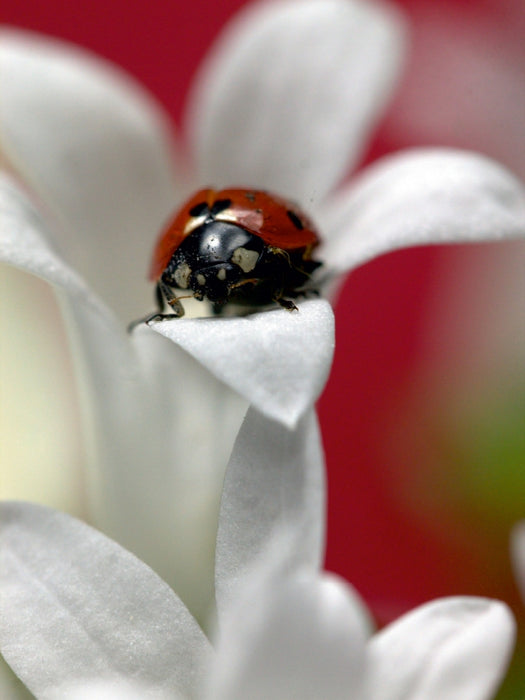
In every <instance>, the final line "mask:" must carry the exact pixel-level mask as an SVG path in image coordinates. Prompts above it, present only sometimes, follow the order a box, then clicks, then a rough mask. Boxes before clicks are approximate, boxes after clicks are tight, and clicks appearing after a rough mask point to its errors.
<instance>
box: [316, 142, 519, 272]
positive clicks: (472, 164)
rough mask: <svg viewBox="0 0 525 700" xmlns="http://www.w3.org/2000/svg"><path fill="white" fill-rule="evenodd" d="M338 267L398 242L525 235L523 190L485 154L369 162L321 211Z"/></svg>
mask: <svg viewBox="0 0 525 700" xmlns="http://www.w3.org/2000/svg"><path fill="white" fill-rule="evenodd" d="M318 218H319V221H320V224H321V230H322V231H323V232H324V233H325V237H326V243H325V245H324V247H323V250H322V251H321V255H323V257H324V259H325V261H326V262H327V265H328V266H329V267H330V269H331V270H332V271H333V272H344V271H346V270H350V269H352V268H354V267H356V266H358V265H360V264H362V263H364V262H366V261H367V260H370V259H371V258H373V257H375V256H378V255H380V254H382V253H386V252H388V251H390V250H395V249H396V248H403V247H408V246H414V245H425V244H428V243H451V242H452V243H467V242H476V241H494V240H503V239H507V238H518V237H525V188H524V186H523V184H522V183H521V182H520V181H519V180H517V179H516V178H515V177H514V176H513V175H512V174H511V173H510V172H509V171H507V170H506V169H505V168H503V167H502V166H500V165H499V164H497V163H495V162H494V161H492V160H490V159H488V158H485V157H484V156H482V155H477V154H474V153H468V152H466V151H455V150H449V149H417V150H413V151H406V152H403V153H400V154H396V155H393V156H388V157H386V158H384V159H382V160H381V161H379V162H378V163H377V164H375V165H373V166H371V167H370V168H368V169H367V170H365V171H364V172H363V174H362V175H360V176H359V177H358V178H356V180H355V181H354V182H353V183H351V184H350V185H349V186H348V187H347V188H346V189H345V190H344V191H342V192H341V193H339V194H336V195H334V196H333V198H332V199H331V200H328V201H327V202H326V203H324V205H323V209H322V211H320V212H319V217H318Z"/></svg>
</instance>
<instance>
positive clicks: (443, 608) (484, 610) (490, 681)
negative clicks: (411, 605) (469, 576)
mask: <svg viewBox="0 0 525 700" xmlns="http://www.w3.org/2000/svg"><path fill="white" fill-rule="evenodd" d="M514 638H515V622H514V619H513V617H512V614H511V612H510V610H509V609H508V607H507V606H506V605H505V604H504V603H500V602H497V601H492V600H486V599H483V598H461V597H459V598H448V599H446V598H444V599H442V600H436V601H432V602H431V603H427V604H426V605H423V606H421V607H419V608H416V610H414V611H412V612H411V613H408V614H407V615H404V616H403V617H402V618H400V619H399V620H397V621H396V622H395V623H393V624H391V625H389V626H388V627H387V628H385V629H384V630H383V631H382V632H380V633H378V634H376V635H375V636H374V637H373V638H372V640H371V641H370V642H369V650H368V670H369V682H368V686H367V691H366V694H365V697H367V698H369V699H370V700H407V699H408V698H410V700H443V699H444V698H461V699H462V700H463V699H464V700H484V699H485V698H491V697H493V693H494V692H495V690H496V688H497V687H498V685H499V683H500V682H501V680H502V678H503V675H504V673H505V671H506V669H507V665H508V662H509V659H510V655H511V653H512V649H513V646H514Z"/></svg>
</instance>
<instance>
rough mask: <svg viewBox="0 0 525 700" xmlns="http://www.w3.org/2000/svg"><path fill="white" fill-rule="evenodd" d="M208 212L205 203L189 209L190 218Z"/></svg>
mask: <svg viewBox="0 0 525 700" xmlns="http://www.w3.org/2000/svg"><path fill="white" fill-rule="evenodd" d="M207 211H208V204H207V202H199V203H198V204H195V205H194V206H193V207H192V208H191V209H190V216H202V214H205V213H206V212H207Z"/></svg>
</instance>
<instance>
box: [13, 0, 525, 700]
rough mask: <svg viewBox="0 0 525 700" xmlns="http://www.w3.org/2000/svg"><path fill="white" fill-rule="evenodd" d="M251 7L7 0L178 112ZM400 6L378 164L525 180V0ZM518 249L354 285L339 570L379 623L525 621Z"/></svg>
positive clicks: (335, 516) (332, 541)
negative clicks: (477, 618) (437, 159)
mask: <svg viewBox="0 0 525 700" xmlns="http://www.w3.org/2000/svg"><path fill="white" fill-rule="evenodd" d="M243 4H245V2H244V1H243V0H222V2H221V3H217V2H213V1H212V0H192V2H191V3H181V2H174V1H173V0H172V1H170V0H157V1H156V2H151V0H150V1H149V2H146V1H145V0H89V2H88V1H87V0H77V1H76V2H74V3H72V2H68V1H66V0H2V3H1V6H0V20H2V21H3V22H7V23H11V24H15V25H19V26H23V27H25V28H29V29H34V30H38V31H41V32H45V33H48V34H51V35H55V36H59V37H62V38H65V39H68V40H70V41H73V42H75V43H78V44H80V45H82V46H85V47H88V48H90V49H92V50H93V51H95V52H97V53H98V54H101V55H102V56H105V57H106V58H109V59H110V60H112V61H114V62H115V63H117V64H119V65H121V66H122V67H124V68H125V69H126V70H127V71H129V72H130V73H132V74H133V75H134V76H135V77H136V78H138V79H139V80H140V81H141V82H142V83H144V84H145V85H146V86H147V87H148V88H149V90H150V91H151V92H152V93H153V94H154V95H156V97H157V98H158V99H159V100H160V102H161V103H162V104H163V105H164V106H165V108H166V109H167V110H168V112H169V113H170V114H171V115H172V117H173V118H174V120H175V122H176V123H179V124H180V121H181V115H182V111H183V105H184V98H185V94H186V92H187V89H188V87H189V84H190V82H191V79H192V76H193V74H194V72H195V70H196V68H197V66H198V64H199V61H200V59H201V58H202V56H203V55H204V53H205V51H206V49H207V47H208V46H209V45H210V43H211V42H212V40H213V38H214V36H215V35H216V34H217V32H218V31H219V29H220V27H221V26H222V25H223V24H224V22H225V21H226V20H227V19H228V17H230V16H231V15H232V14H233V13H234V12H235V11H236V10H237V9H238V8H239V7H240V6H242V5H243ZM397 4H398V5H400V6H403V8H404V9H405V10H406V12H407V14H408V16H409V17H410V19H411V20H412V23H413V45H412V52H411V55H410V57H409V62H408V67H407V73H406V77H405V79H404V81H403V84H402V85H401V87H400V92H399V94H398V96H397V97H396V99H395V100H394V102H393V104H392V107H391V109H390V111H389V113H388V114H387V115H386V117H385V120H384V123H383V124H382V127H381V129H380V130H379V132H378V134H377V137H376V138H375V140H374V142H373V143H372V145H371V149H370V152H369V153H368V156H367V161H368V162H369V161H371V160H373V159H375V158H377V157H379V156H381V155H383V154H385V153H388V152H390V151H394V150H398V149H400V148H404V147H407V146H414V145H422V144H424V145H451V146H459V147H467V148H473V149H476V150H480V151H483V152H485V153H487V154H488V155H491V156H493V157H495V158H497V159H498V160H500V161H502V162H503V163H504V164H506V165H507V166H508V167H510V168H511V169H513V170H514V171H515V172H517V173H518V174H520V175H521V176H522V177H525V143H524V139H523V123H524V121H525V120H524V115H525V111H523V107H525V81H523V74H524V70H525V42H524V41H523V37H524V36H525V3H523V2H522V0H504V1H500V2H497V0H485V1H480V2H476V3H471V2H467V0H442V1H441V2H440V3H435V2H432V1H431V0H402V2H401V1H399V2H398V3H397ZM520 115H521V116H520ZM520 135H521V138H520ZM519 256H523V247H522V246H521V245H520V244H500V245H477V246H470V247H465V246H446V247H445V246H443V247H436V248H419V249H414V250H409V251H402V252H396V253H393V254H390V255H387V256H384V257H382V258H380V259H378V260H376V261H373V262H371V263H369V264H367V265H366V266H364V267H363V268H361V269H359V270H357V271H356V272H354V273H353V274H352V275H351V276H350V278H349V279H348V281H347V283H346V285H345V287H344V290H343V292H342V294H341V297H340V300H339V302H338V306H337V311H336V318H337V345H336V355H335V362H334V367H333V372H332V375H331V378H330V380H329V383H328V386H327V388H326V390H325V392H324V395H323V397H322V398H321V400H320V404H319V409H320V418H321V424H322V429H323V434H324V440H325V448H326V455H327V466H328V483H329V510H328V513H329V515H328V552H327V567H328V568H329V569H330V570H332V571H335V572H337V573H339V574H341V575H342V576H343V577H344V578H346V579H347V580H349V581H350V582H352V583H353V584H354V585H355V586H356V588H357V589H358V590H359V591H360V592H361V594H362V595H363V596H364V597H365V599H366V600H367V602H368V603H369V604H370V605H371V607H372V610H373V611H374V613H375V614H376V616H377V617H378V620H379V621H380V622H385V621H387V620H388V619H391V618H392V617H395V616H397V615H398V614H400V613H401V612H403V611H404V610H406V609H408V608H410V607H413V606H414V605H416V604H419V603H421V602H423V601H425V600H428V599H430V598H434V597H438V596H442V595H456V594H477V595H489V596H494V597H499V598H503V599H505V600H506V601H508V602H509V603H510V604H511V605H512V607H513V609H514V610H515V611H516V612H517V614H519V615H521V617H522V621H523V613H522V612H521V603H520V601H519V599H518V594H517V590H516V588H515V585H514V583H513V579H512V573H511V570H510V564H509V561H508V531H509V528H510V526H511V525H512V523H513V522H514V521H515V520H516V519H517V518H519V517H524V516H525V501H524V499H523V498H522V497H521V494H522V493H523V487H524V486H525V479H524V477H523V476H522V474H521V472H522V471H523V465H524V457H525V444H524V442H525V437H523V436H525V424H524V418H523V416H525V412H521V411H520V408H521V409H524V406H523V397H524V393H523V391H521V393H520V391H519V389H520V383H521V389H523V382H524V378H525V367H524V363H523V362H520V359H519V358H520V350H523V341H524V338H525V322H524V320H523V316H522V315H521V314H520V310H519V306H517V304H519V303H521V307H522V308H523V301H525V297H524V296H523V293H524V292H525V290H524V288H523V285H522V286H521V288H520V287H519V286H515V280H516V279H517V277H518V276H519V275H520V274H521V275H522V273H523V267H521V268H520V266H519V265H517V264H516V260H517V258H518V257H519ZM516 290H518V291H517V292H516ZM520 291H521V293H522V296H521V299H520V296H519V295H520ZM516 294H517V298H516ZM502 318H503V320H502ZM502 329H503V330H502ZM515 336H518V337H517V338H516V337H515ZM478 354H479V356H478ZM521 357H522V356H521ZM520 402H521V403H520ZM514 673H515V675H516V676H519V670H516V671H515V672H514ZM518 682H519V681H518V679H516V681H515V683H518ZM522 682H523V685H522V686H521V687H522V688H524V687H525V680H524V681H522ZM513 688H514V689H513ZM516 688H517V685H514V684H513V681H512V679H511V681H509V682H508V684H507V690H506V691H503V692H502V694H501V697H516V694H515V692H516ZM513 693H514V694H513Z"/></svg>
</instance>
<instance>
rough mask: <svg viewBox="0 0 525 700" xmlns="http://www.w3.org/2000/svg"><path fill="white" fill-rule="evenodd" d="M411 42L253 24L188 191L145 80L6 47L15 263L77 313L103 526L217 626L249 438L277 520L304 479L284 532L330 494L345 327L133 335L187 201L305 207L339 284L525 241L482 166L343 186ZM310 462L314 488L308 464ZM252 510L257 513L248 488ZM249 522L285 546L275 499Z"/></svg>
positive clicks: (198, 123) (364, 17)
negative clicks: (432, 257) (267, 193)
mask: <svg viewBox="0 0 525 700" xmlns="http://www.w3.org/2000/svg"><path fill="white" fill-rule="evenodd" d="M402 45H403V30H402V28H401V25H400V21H399V18H398V17H397V15H396V14H395V13H393V12H392V11H391V10H390V9H389V8H388V7H386V6H377V7H376V6H375V5H374V4H371V3H362V2H358V1H357V0H297V1H295V0H289V1H287V2H282V3H271V4H262V5H254V6H250V7H248V8H247V10H246V11H245V12H243V13H242V14H241V15H240V16H239V18H238V19H236V20H235V21H234V23H233V24H232V25H231V26H230V27H229V28H227V30H226V32H225V33H224V35H223V36H222V37H221V39H220V40H219V42H218V44H217V45H216V46H215V47H214V49H213V51H212V52H211V54H210V58H209V60H208V61H207V62H206V63H205V65H204V67H203V69H202V71H201V74H200V76H199V78H198V80H197V84H196V87H195V90H194V93H193V95H192V97H191V99H190V103H189V108H188V115H189V117H188V125H189V129H188V131H189V141H190V143H191V148H192V154H193V157H194V160H193V166H192V170H191V172H190V173H189V174H188V173H184V172H183V167H182V165H181V164H180V159H179V158H178V157H177V155H176V154H175V155H174V151H176V149H174V148H173V144H172V139H171V138H170V136H169V135H168V130H167V124H166V119H165V117H164V116H163V115H162V114H161V112H160V110H159V108H158V107H157V106H156V105H154V104H152V101H151V100H150V98H149V97H148V96H146V95H145V94H144V93H143V91H142V90H141V89H140V88H139V87H137V86H136V85H135V84H134V83H132V81H131V80H130V79H129V78H128V77H126V76H123V75H122V74H121V73H120V72H119V71H116V70H115V69H113V68H111V67H109V66H107V65H106V64H105V63H104V62H102V61H100V60H99V59H95V58H93V57H91V56H88V55H86V54H85V53H84V52H82V51H80V50H77V49H73V48H72V47H68V46H64V45H63V44H61V43H58V42H53V41H49V40H46V39H43V38H41V37H37V36H34V35H31V34H26V33H21V32H17V31H14V30H6V31H4V32H3V33H2V41H1V45H0V72H1V74H2V99H1V100H0V122H1V125H2V149H3V155H4V160H5V162H6V164H7V167H8V174H6V175H4V176H3V178H2V180H1V183H0V212H1V214H0V216H1V221H0V223H1V230H0V236H1V238H0V259H1V260H2V261H4V262H6V263H8V264H10V265H13V266H16V267H18V268H20V269H22V270H25V271H27V272H30V273H32V274H34V275H38V276H39V277H41V278H43V279H44V280H46V281H47V282H49V283H50V284H51V285H53V286H54V288H55V289H56V290H57V294H58V296H59V298H60V300H61V303H62V304H63V307H64V312H65V314H66V317H67V319H68V322H69V331H70V335H71V338H72V340H73V343H74V347H75V350H76V352H75V360H76V365H77V370H78V377H79V393H80V395H81V398H82V401H83V411H84V417H85V423H84V430H85V433H86V436H87V438H88V440H87V444H88V449H89V469H88V472H87V473H88V485H89V504H88V505H89V514H90V519H91V521H92V522H94V523H95V524H96V525H97V526H98V527H100V528H101V529H103V530H104V531H105V532H107V533H109V534H110V535H111V536H112V537H114V538H115V539H117V540H118V541H119V542H120V543H122V544H123V545H124V546H127V547H128V548H130V549H131V550H133V551H134V552H135V553H136V554H137V555H139V556H140V557H141V558H142V559H143V560H144V561H146V562H147V563H148V564H150V565H151V566H152V567H153V568H154V569H155V570H156V571H157V572H159V573H160V574H161V575H162V576H163V577H164V578H165V579H166V580H167V581H168V582H169V583H170V584H171V585H172V586H173V587H174V588H175V590H177V592H178V593H179V594H180V595H181V597H182V598H183V599H184V601H185V602H186V603H187V604H188V605H189V607H190V608H191V610H192V611H193V612H194V613H195V614H197V615H198V616H199V617H200V618H201V619H204V617H205V615H206V612H207V608H208V605H209V603H210V600H211V599H212V598H213V553H214V547H215V533H216V527H217V514H218V508H219V496H220V493H221V487H222V480H223V475H224V470H225V467H226V464H227V463H228V459H229V457H230V453H231V451H232V446H233V444H234V442H235V441H236V448H235V450H234V454H233V457H232V460H234V459H236V458H238V457H236V455H237V456H238V455H242V461H243V462H246V461H251V462H254V461H255V462H257V465H256V466H258V465H264V464H266V463H268V464H269V465H273V468H274V469H275V470H276V471H275V472H274V471H272V469H271V468H270V470H269V475H270V476H272V478H273V479H274V481H273V482H271V487H270V476H266V475H265V476H264V478H263V481H264V484H263V485H262V486H261V490H260V491H259V494H260V501H259V503H260V507H261V510H262V511H263V513H266V512H267V509H268V507H269V506H273V505H275V504H273V503H272V498H273V494H274V491H273V489H274V488H275V487H276V483H278V484H280V483H282V482H284V483H286V484H287V487H286V488H285V489H284V492H285V493H286V494H287V495H286V498H285V499H284V501H283V502H282V503H280V504H279V505H280V506H282V508H281V516H280V517H281V518H282V520H283V521H285V522H291V523H293V522H295V520H294V506H293V504H294V502H295V501H294V496H293V488H290V489H289V490H286V489H287V488H288V486H289V485H290V484H292V483H293V481H294V479H295V478H296V477H295V476H294V475H295V474H296V473H298V474H300V476H298V477H297V478H298V479H300V480H301V479H304V480H305V481H308V480H309V479H312V480H313V481H314V482H315V483H319V481H321V480H322V476H321V475H322V467H323V465H322V456H321V452H320V449H319V444H318V436H317V433H316V428H315V419H314V417H313V409H312V406H313V404H314V402H315V400H316V398H317V397H318V395H319V393H320V391H321V389H322V387H323V385H324V381H325V379H326V376H327V373H328V371H329V367H330V362H331V356H332V349H333V318H332V313H331V310H330V307H329V305H328V304H327V302H325V301H323V300H321V299H318V300H311V301H305V302H303V303H301V304H300V313H298V314H289V313H286V312H284V311H282V310H276V311H273V312H264V313H259V314H253V315H251V316H249V317H247V318H235V319H222V320H217V319H191V318H187V319H181V320H180V321H179V322H177V323H174V322H171V323H170V322H164V323H158V324H155V328H154V330H155V331H157V332H152V331H150V330H148V329H138V331H137V332H136V333H135V334H134V335H133V337H131V338H130V337H128V336H127V335H126V333H125V330H124V329H125V326H126V324H127V323H128V322H129V321H130V320H131V319H133V318H136V317H137V316H140V315H141V314H142V313H144V312H145V311H148V310H149V306H150V302H149V301H148V298H149V294H150V290H149V289H148V287H147V285H146V283H145V282H144V281H143V279H144V272H145V270H146V268H147V263H148V259H149V256H150V253H151V246H152V242H153V241H154V239H155V237H156V235H157V232H158V229H159V227H160V226H161V224H162V223H163V221H164V220H165V218H166V217H167V216H168V215H169V214H170V213H171V210H172V209H173V208H174V206H175V205H176V204H177V202H179V200H180V198H181V197H182V196H183V195H184V194H186V191H187V190H188V189H191V188H192V187H193V186H199V187H200V186H202V185H206V184H213V185H216V186H221V185H228V184H237V185H241V186H247V187H260V188H269V189H271V190H274V191H277V192H278V193H280V194H282V195H285V196H288V197H290V198H292V199H294V200H297V201H298V202H299V203H300V204H301V205H302V206H303V207H304V208H305V209H306V210H307V211H308V212H309V213H311V214H312V216H313V217H314V219H315V220H316V222H317V223H318V225H319V228H320V230H321V232H322V237H323V240H324V244H323V247H322V250H321V252H320V255H321V256H322V258H323V260H324V262H325V267H324V269H325V270H326V271H327V272H329V273H330V274H332V275H336V274H339V273H343V272H345V271H347V270H349V269H351V268H353V267H355V266H356V265H359V264H361V263H363V262H364V261H366V260H368V259H370V258H371V257H373V256H375V255H379V254H381V253H383V252H385V251H388V250H391V249H393V248H398V247H402V246H407V245H414V244H425V243H432V242H444V241H468V240H472V241H474V240H492V239H499V238H505V237H507V238H508V237H516V236H523V235H524V234H525V194H524V190H523V188H522V186H521V184H520V183H519V182H517V181H516V179H515V178H513V176H512V175H511V174H509V173H508V172H506V171H505V170H504V169H503V168H501V167H499V166H498V165H496V164H495V163H493V162H491V161H489V160H487V159H485V158H483V157H482V156H477V155H473V154H468V153H461V152H456V151H446V150H443V151H441V150H430V151H414V152H409V153H406V154H402V155H396V156H392V157H390V158H387V159H385V160H384V161H383V162H381V163H378V164H377V165H376V166H374V167H372V168H370V169H369V170H368V171H366V172H365V173H363V174H362V175H360V176H359V177H357V178H356V179H355V181H354V182H352V183H351V184H350V185H347V186H346V185H345V186H343V187H341V188H340V189H339V190H337V191H336V190H335V188H336V187H337V186H338V185H339V184H340V183H341V181H342V179H343V177H344V175H345V173H346V172H347V169H348V168H349V167H354V166H355V165H356V164H357V162H358V160H359V157H360V155H361V154H362V152H363V150H364V147H365V145H366V140H367V137H368V135H369V133H370V131H371V130H372V128H373V127H374V125H375V123H376V121H377V119H378V118H379V115H380V113H381V109H382V107H383V105H384V104H385V102H386V99H387V98H388V95H389V93H390V91H391V88H392V86H393V84H394V82H395V79H396V77H397V75H398V72H399V67H400V57H401V53H402ZM174 164H175V165H174ZM174 170H176V171H177V173H176V174H174ZM13 175H14V176H15V177H14V178H13ZM28 193H29V196H28ZM56 251H60V255H59V254H58V253H57V252H56ZM162 336H166V337H167V338H169V340H171V341H172V342H166V340H165V339H164V338H163V337H162ZM269 339H270V340H269ZM35 345H36V339H35ZM269 350H270V352H269ZM248 406H249V407H250V408H249V412H248V416H247V419H246V422H245V423H244V424H243V427H242V429H241V430H240V432H239V427H240V425H241V422H242V419H243V417H244V415H245V413H246V411H247V408H248ZM263 438H264V439H263ZM256 448H257V449H256ZM303 458H304V459H305V460H306V466H305V470H306V471H305V472H304V473H305V474H307V475H308V477H307V478H306V477H304V474H303V471H302V469H303V467H301V469H300V470H299V469H297V470H296V469H295V467H296V466H297V465H300V464H301V462H300V459H303ZM239 459H240V458H239ZM240 474H241V477H240V478H241V479H242V474H243V471H242V469H240ZM314 493H316V494H318V495H316V497H315V499H314V501H315V503H314V505H312V508H313V509H314V510H315V509H317V510H316V513H317V515H316V517H315V518H314V519H313V521H312V522H314V523H315V527H313V528H312V534H311V537H312V539H313V540H315V542H316V543H317V545H316V548H314V549H315V552H314V549H312V548H309V549H308V557H307V559H308V561H313V560H315V562H319V561H320V560H321V557H322V549H323V545H322V542H323V535H322V526H320V525H318V524H319V523H320V522H322V517H320V516H319V517H318V514H319V512H322V508H323V503H322V502H323V497H322V490H321V491H320V492H319V491H314ZM237 494H238V498H239V499H240V500H242V496H243V490H242V488H239V489H238V492H237ZM290 494H292V495H290ZM319 494H320V495H319ZM287 499H290V500H289V501H288V500H287ZM244 506H245V509H246V523H245V525H246V529H245V530H243V533H244V537H245V539H246V542H245V547H244V548H242V547H241V548H240V550H239V557H240V559H242V557H243V552H249V553H250V555H252V554H253V553H254V552H256V551H257V550H258V549H260V547H261V543H262V542H263V541H264V532H265V529H264V527H262V526H261V521H256V522H257V526H254V525H253V522H254V521H252V519H251V518H250V510H251V508H252V507H253V503H246V504H244ZM237 507H238V505H236V506H235V508H237ZM261 518H262V521H264V518H263V517H262V515H261ZM270 520H271V519H270V518H268V519H267V522H269V521H270ZM225 522H226V520H225ZM220 536H221V533H219V539H220Z"/></svg>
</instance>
